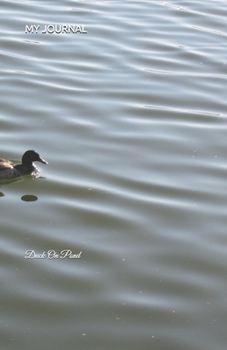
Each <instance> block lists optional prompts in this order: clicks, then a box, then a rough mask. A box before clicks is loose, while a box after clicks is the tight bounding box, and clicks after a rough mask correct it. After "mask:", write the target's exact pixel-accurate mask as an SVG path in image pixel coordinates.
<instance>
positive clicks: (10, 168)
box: [0, 150, 48, 179]
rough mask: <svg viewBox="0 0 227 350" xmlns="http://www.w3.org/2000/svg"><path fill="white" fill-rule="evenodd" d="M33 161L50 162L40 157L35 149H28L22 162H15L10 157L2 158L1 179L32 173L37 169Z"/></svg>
mask: <svg viewBox="0 0 227 350" xmlns="http://www.w3.org/2000/svg"><path fill="white" fill-rule="evenodd" d="M33 162H41V163H43V164H48V162H47V161H46V160H45V159H43V158H42V157H40V155H39V153H37V152H36V151H33V150H28V151H26V152H25V153H24V154H23V157H22V162H21V163H18V164H14V163H13V162H11V161H10V160H8V159H1V158H0V179H12V178H14V177H18V176H23V175H28V174H32V172H33V171H34V170H36V169H37V168H36V166H35V165H34V164H33Z"/></svg>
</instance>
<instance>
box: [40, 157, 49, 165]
mask: <svg viewBox="0 0 227 350" xmlns="http://www.w3.org/2000/svg"><path fill="white" fill-rule="evenodd" d="M38 162H41V163H43V164H48V162H47V161H46V160H45V159H43V158H42V157H40V156H39V160H38Z"/></svg>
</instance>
